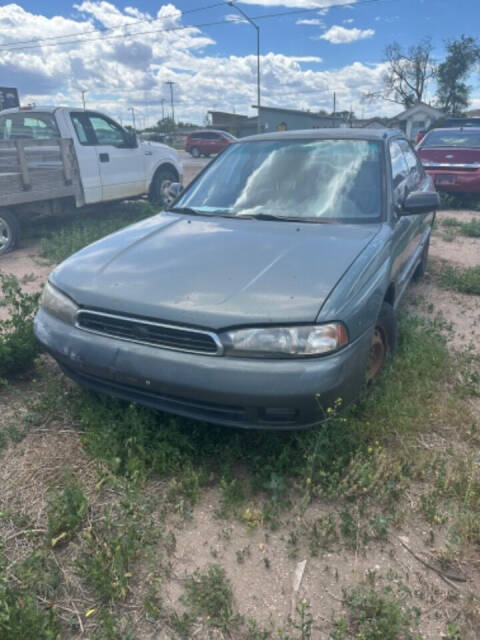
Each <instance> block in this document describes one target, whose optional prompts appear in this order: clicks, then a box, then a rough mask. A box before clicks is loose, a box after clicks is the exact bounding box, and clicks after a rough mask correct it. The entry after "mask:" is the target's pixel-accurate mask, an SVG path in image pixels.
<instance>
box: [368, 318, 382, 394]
mask: <svg viewBox="0 0 480 640" xmlns="http://www.w3.org/2000/svg"><path fill="white" fill-rule="evenodd" d="M386 355H387V348H386V346H385V338H384V335H383V332H382V330H381V329H380V327H375V331H374V332H373V336H372V342H371V344H370V353H369V357H368V369H367V381H368V382H371V381H372V380H373V379H374V378H376V377H377V376H378V374H379V373H380V371H381V370H382V369H383V365H384V364H385V357H386Z"/></svg>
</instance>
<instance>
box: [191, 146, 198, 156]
mask: <svg viewBox="0 0 480 640" xmlns="http://www.w3.org/2000/svg"><path fill="white" fill-rule="evenodd" d="M190 153H191V154H192V157H193V158H199V157H200V149H199V148H198V147H193V148H192V150H191V151H190Z"/></svg>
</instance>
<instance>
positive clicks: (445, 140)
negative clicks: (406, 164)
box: [417, 128, 480, 193]
mask: <svg viewBox="0 0 480 640" xmlns="http://www.w3.org/2000/svg"><path fill="white" fill-rule="evenodd" d="M417 151H418V155H419V156H420V159H421V161H422V164H423V166H424V167H425V169H426V170H427V172H428V173H429V174H430V175H431V176H432V178H433V180H434V182H435V186H436V187H437V189H438V190H439V191H446V192H450V193H480V128H478V129H474V128H467V129H463V128H462V129H432V130H431V131H430V132H429V133H427V135H426V136H425V137H424V138H423V139H422V141H421V142H420V144H419V145H418V146H417Z"/></svg>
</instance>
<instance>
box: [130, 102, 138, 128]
mask: <svg viewBox="0 0 480 640" xmlns="http://www.w3.org/2000/svg"><path fill="white" fill-rule="evenodd" d="M128 110H129V111H131V112H132V123H133V130H134V131H136V130H137V128H136V126H135V107H128Z"/></svg>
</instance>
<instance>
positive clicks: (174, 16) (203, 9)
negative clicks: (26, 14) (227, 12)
mask: <svg viewBox="0 0 480 640" xmlns="http://www.w3.org/2000/svg"><path fill="white" fill-rule="evenodd" d="M220 6H225V3H224V2H215V3H213V4H207V5H205V6H203V7H197V8H195V9H186V10H185V11H181V10H180V11H181V13H182V16H184V15H186V14H187V13H198V12H199V11H207V10H208V9H214V8H216V7H220ZM177 15H178V14H177V13H175V14H173V13H172V14H167V15H164V16H160V17H157V18H146V19H145V20H133V21H132V22H126V23H125V24H119V25H117V26H116V27H103V26H99V27H98V28H96V29H89V30H88V31H79V32H78V33H65V34H63V36H48V37H46V38H34V39H33V40H14V41H12V42H2V44H0V48H1V47H9V46H12V45H18V44H30V43H33V42H45V41H47V40H58V39H59V38H72V37H76V36H82V35H86V34H89V33H97V32H98V31H102V32H103V33H106V32H108V31H115V30H116V29H124V28H126V27H130V26H132V25H133V24H141V23H145V22H148V23H150V24H151V23H153V22H156V21H157V20H167V19H168V18H176V17H177ZM59 44H62V43H59Z"/></svg>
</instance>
